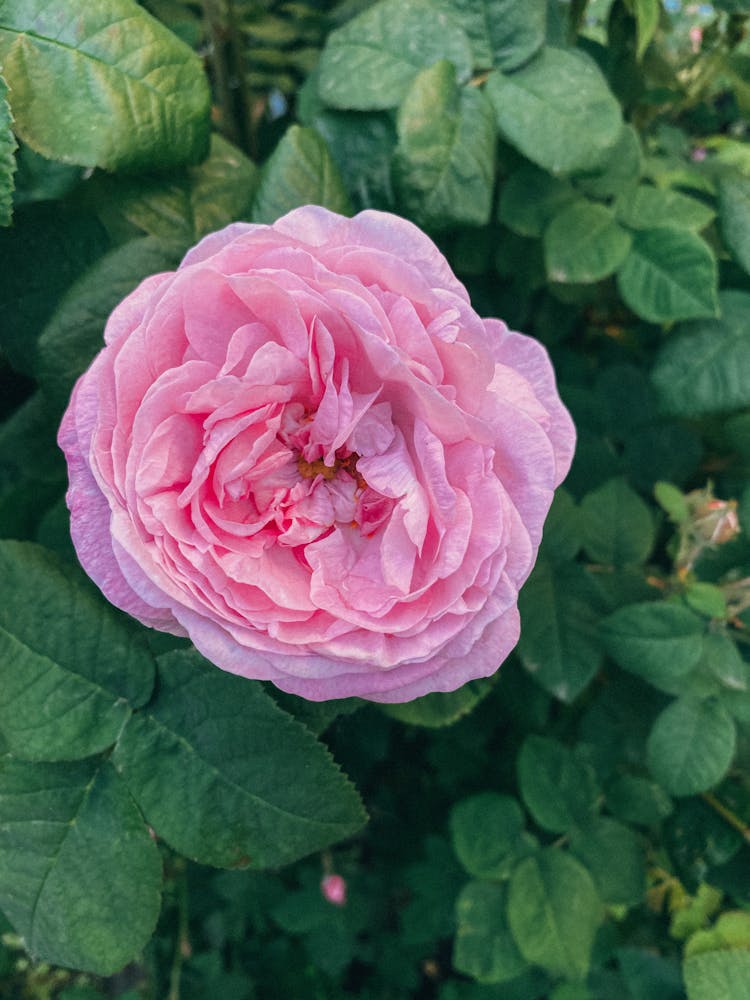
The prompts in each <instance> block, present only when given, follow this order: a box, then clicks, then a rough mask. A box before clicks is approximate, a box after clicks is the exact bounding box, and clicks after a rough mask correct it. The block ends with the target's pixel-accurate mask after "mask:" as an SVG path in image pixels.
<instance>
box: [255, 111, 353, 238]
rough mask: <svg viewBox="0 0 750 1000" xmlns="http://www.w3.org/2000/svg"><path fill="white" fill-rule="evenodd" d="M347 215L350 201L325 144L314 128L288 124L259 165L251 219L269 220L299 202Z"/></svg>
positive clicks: (299, 204)
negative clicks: (260, 168)
mask: <svg viewBox="0 0 750 1000" xmlns="http://www.w3.org/2000/svg"><path fill="white" fill-rule="evenodd" d="M310 204H315V205H322V206H323V207H324V208H330V209H331V211H333V212H340V213H341V214H343V215H348V214H350V212H351V205H350V204H349V198H348V196H347V193H346V190H345V189H344V183H343V181H342V180H341V176H340V175H339V172H338V169H337V167H336V164H335V163H334V162H333V160H332V159H331V154H330V153H329V152H328V147H327V146H326V144H325V142H324V141H323V140H322V139H321V137H320V136H319V135H318V133H317V132H316V131H314V129H311V128H301V127H300V126H299V125H292V126H291V127H290V128H289V129H287V131H286V132H285V133H284V137H283V138H282V140H281V141H280V142H279V144H278V146H277V147H276V149H275V150H274V152H273V154H272V155H271V158H270V159H269V160H268V162H267V163H266V165H265V167H264V168H263V174H262V177H261V181H260V185H259V187H258V191H257V193H256V195H255V201H254V202H253V213H252V215H253V221H255V222H265V223H271V222H275V221H276V220H277V219H278V218H280V217H281V216H282V215H286V213H287V212H290V211H291V210H292V209H293V208H299V207H300V206H301V205H310Z"/></svg>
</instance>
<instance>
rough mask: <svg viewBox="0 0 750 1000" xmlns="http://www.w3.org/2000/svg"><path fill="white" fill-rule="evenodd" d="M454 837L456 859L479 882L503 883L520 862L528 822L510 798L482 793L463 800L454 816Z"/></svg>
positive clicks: (491, 793)
mask: <svg viewBox="0 0 750 1000" xmlns="http://www.w3.org/2000/svg"><path fill="white" fill-rule="evenodd" d="M450 824H451V836H452V839H453V849H454V851H455V852H456V856H457V857H458V860H459V861H460V862H461V864H462V865H463V866H464V868H465V869H466V871H467V872H468V873H469V874H470V875H474V876H476V877H477V878H488V879H500V878H505V877H507V875H508V874H509V872H510V868H511V866H512V865H513V863H514V862H515V861H516V860H518V856H519V849H520V850H522V851H523V853H528V849H527V845H526V843H525V842H522V841H521V835H522V833H523V827H524V820H523V813H522V812H521V807H520V806H519V804H518V802H517V801H516V799H514V798H513V797H512V796H510V795H498V794H497V793H496V792H480V793H479V794H478V795H472V796H471V798H468V799H462V800H461V801H460V802H458V803H457V804H456V805H455V806H454V807H453V811H452V812H451V820H450Z"/></svg>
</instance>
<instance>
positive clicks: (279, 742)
mask: <svg viewBox="0 0 750 1000" xmlns="http://www.w3.org/2000/svg"><path fill="white" fill-rule="evenodd" d="M159 678H160V682H159V688H158V695H157V697H156V699H155V701H153V702H152V703H151V705H150V706H149V707H148V709H147V710H144V711H142V712H139V713H137V714H136V715H134V716H133V717H132V718H131V719H130V720H129V722H128V725H127V726H126V727H125V729H124V731H123V733H122V735H121V737H120V739H119V741H118V744H117V747H116V748H115V753H114V758H113V759H114V762H115V766H116V767H117V769H118V771H119V772H120V773H121V774H122V775H123V777H124V779H125V781H126V782H127V784H128V787H129V788H130V790H131V792H132V794H133V796H134V798H135V799H136V801H137V802H138V804H139V806H140V807H141V809H142V810H143V812H144V815H145V816H146V819H147V821H148V822H149V823H150V824H151V826H153V827H154V829H155V830H156V832H157V833H158V834H159V836H161V837H163V838H164V839H165V840H167V841H168V842H169V843H170V844H171V845H172V846H173V847H175V848H176V849H177V850H178V851H180V852H181V853H182V854H185V855H187V856H188V857H191V858H194V859H195V860H198V861H200V862H201V863H203V864H212V865H217V866H219V867H226V868H233V867H242V868H244V867H247V866H249V865H252V866H253V867H254V868H267V867H276V866H278V865H281V864H287V863H289V862H291V861H293V860H296V859H297V858H299V857H302V856H304V855H305V854H309V853H310V852H312V851H316V850H320V849H322V848H324V847H327V846H329V845H330V844H332V843H334V842H335V841H337V840H341V839H343V838H344V837H347V836H349V835H351V834H352V833H355V832H356V831H357V830H358V829H359V828H360V827H361V826H362V824H363V822H364V820H365V815H364V812H363V810H362V806H361V803H360V801H359V797H358V796H357V793H356V792H355V790H354V788H353V787H352V785H351V784H350V783H349V781H348V780H347V779H346V777H345V776H344V775H343V774H341V772H340V771H339V769H338V767H337V766H336V764H335V763H334V762H333V760H332V759H331V756H330V754H329V753H328V751H327V750H326V748H325V747H324V746H323V745H322V744H321V743H318V742H317V740H316V739H315V738H314V737H313V735H312V734H311V733H310V731H309V730H308V729H307V728H306V727H305V726H303V725H302V724H301V723H299V722H296V721H295V720H294V719H293V718H292V717H291V716H289V715H287V714H286V713H285V712H283V711H282V710H281V709H280V708H279V707H278V705H276V703H275V702H274V701H273V699H272V698H270V697H269V695H267V694H266V693H265V692H264V691H263V689H262V687H261V686H260V685H259V684H257V683H253V682H252V681H248V680H245V679H244V678H240V677H235V676H234V675H231V674H227V673H224V672H223V671H221V670H217V669H216V668H215V667H212V666H210V665H209V664H208V663H207V662H206V661H205V660H203V659H202V658H201V657H200V656H198V655H197V653H192V652H174V653H168V654H167V655H165V656H162V657H160V658H159Z"/></svg>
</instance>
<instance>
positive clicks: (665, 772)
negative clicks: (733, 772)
mask: <svg viewBox="0 0 750 1000" xmlns="http://www.w3.org/2000/svg"><path fill="white" fill-rule="evenodd" d="M735 741H736V732H735V726H734V722H733V721H732V717H731V716H730V715H729V713H728V712H727V711H726V709H724V708H723V707H722V706H721V705H720V704H719V703H718V702H716V701H714V700H706V701H697V700H693V699H688V698H683V699H679V700H677V701H674V702H673V703H672V704H671V705H669V706H668V707H667V708H665V709H664V711H663V712H662V713H661V714H660V715H659V716H658V717H657V719H656V722H655V723H654V727H653V729H652V730H651V734H650V736H649V738H648V747H647V749H648V766H649V768H650V770H651V773H652V774H653V776H654V777H655V778H656V780H657V781H658V782H659V784H660V785H662V787H663V788H665V789H666V790H667V791H668V792H669V793H670V794H671V795H696V794H697V793H698V792H705V791H706V790H707V789H708V788H712V787H713V786H714V785H716V784H718V783H719V781H721V779H722V778H723V777H724V775H725V774H726V772H727V770H728V768H729V765H730V764H731V763H732V758H733V756H734V748H735Z"/></svg>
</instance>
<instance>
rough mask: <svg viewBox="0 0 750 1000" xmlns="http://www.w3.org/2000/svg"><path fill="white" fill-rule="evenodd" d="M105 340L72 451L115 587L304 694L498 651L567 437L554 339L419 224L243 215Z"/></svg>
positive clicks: (489, 668)
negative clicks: (470, 287)
mask: <svg viewBox="0 0 750 1000" xmlns="http://www.w3.org/2000/svg"><path fill="white" fill-rule="evenodd" d="M105 342H106V346H105V347H104V349H103V350H102V351H101V353H100V354H99V355H98V357H97V358H96V359H95V361H94V362H93V364H92V365H91V367H90V368H89V369H88V371H87V372H85V374H84V375H83V376H82V377H81V378H80V379H79V381H78V383H77V385H76V387H75V389H74V392H73V395H72V398H71V401H70V405H69V407H68V409H67V411H66V414H65V417H64V419H63V423H62V426H61V429H60V435H59V443H60V445H61V447H62V448H63V450H64V451H65V454H66V456H67V461H68V467H69V480H70V485H69V491H68V506H69V508H70V511H71V526H72V527H71V530H72V536H73V540H74V543H75V546H76V549H77V551H78V555H79V558H80V561H81V563H82V565H83V566H84V568H85V569H86V571H87V572H88V573H89V575H90V576H91V577H92V578H93V580H94V581H95V582H96V583H97V584H98V586H99V587H100V588H101V590H102V591H103V593H104V594H105V595H106V597H107V598H108V599H109V600H110V601H111V602H112V603H113V604H115V605H117V606H118V607H120V608H122V609H123V610H124V611H126V612H128V613H129V614H131V615H133V616H135V617H136V618H138V619H140V620H141V621H142V622H144V623H145V624H146V625H149V626H152V627H154V628H157V629H162V630H164V631H167V632H172V633H175V634H178V635H187V636H189V637H190V639H191V640H192V641H193V643H194V644H195V645H196V646H197V647H198V649H199V650H200V651H201V652H202V653H203V654H204V655H205V656H206V657H208V658H209V659H210V660H211V661H212V662H214V663H215V664H217V665H218V666H219V667H222V668H223V669H225V670H228V671H231V672H233V673H237V674H241V675H243V676H246V677H251V678H258V679H262V680H270V681H273V682H274V684H276V685H277V686H278V687H280V688H281V689H283V690H285V691H288V692H292V693H294V694H298V695H301V696H303V697H305V698H308V699H311V700H324V699H328V698H340V697H347V696H352V695H355V696H358V697H361V698H369V699H372V700H375V701H384V702H397V701H406V700H409V699H412V698H414V697H417V696H420V695H424V694H427V693H429V692H432V691H450V690H453V689H455V688H456V687H458V686H459V685H461V684H463V683H465V682H466V681H468V680H470V679H472V678H476V677H481V676H486V675H488V674H490V673H492V672H493V671H495V670H496V669H497V667H498V666H499V664H500V663H501V662H502V660H503V659H504V657H505V656H507V654H508V652H509V651H510V650H511V649H512V647H513V646H514V645H515V643H516V641H517V639H518V633H519V620H518V609H517V596H518V589H519V587H520V586H521V584H522V583H523V582H524V580H525V579H526V578H527V576H528V574H529V572H530V570H531V568H532V566H533V564H534V560H535V556H536V552H537V549H538V546H539V542H540V539H541V534H542V525H543V522H544V519H545V516H546V514H547V511H548V509H549V505H550V502H551V500H552V495H553V490H554V488H555V486H556V485H557V484H559V483H560V481H561V480H562V479H563V477H564V476H565V474H566V472H567V470H568V467H569V465H570V461H571V456H572V451H573V446H574V431H573V426H572V423H571V420H570V418H569V415H568V413H567V411H566V410H565V408H564V407H563V405H562V404H561V402H560V400H559V398H558V396H557V392H556V389H555V383H554V376H553V372H552V369H551V366H550V363H549V360H548V358H547V355H546V352H545V350H544V348H543V347H541V346H540V345H539V344H538V343H537V342H535V341H534V340H532V339H530V338H528V337H526V336H523V335H521V334H518V333H513V332H510V331H509V330H508V329H507V327H506V326H505V325H504V324H503V323H501V322H500V321H498V320H494V319H488V320H483V319H480V318H479V316H478V315H477V314H476V313H475V312H474V311H473V309H472V307H471V305H470V302H469V299H468V296H467V293H466V291H465V289H464V287H463V286H462V285H461V284H460V282H459V281H458V280H457V279H456V278H455V277H454V275H453V274H452V272H451V270H450V268H449V267H448V265H447V263H446V261H445V259H444V258H443V256H442V255H441V254H440V252H439V251H438V249H437V248H436V247H435V245H434V244H433V243H432V242H431V241H430V240H429V239H428V238H427V237H426V236H425V235H424V234H423V233H422V232H421V231H420V230H418V229H417V228H416V227H415V226H413V225H412V224H411V223H408V222H406V221H404V220H403V219H400V218H398V217H396V216H393V215H388V214H384V213H380V212H374V211H366V212H362V213H361V214H360V215H358V216H356V217H355V218H353V219H348V218H344V217H341V216H338V215H336V214H334V213H332V212H330V211H327V210H325V209H322V208H318V207H312V206H309V207H305V208H301V209H298V210H296V211H293V212H291V213H290V214H288V215H286V216H285V217H283V218H282V219H280V220H279V221H278V222H276V223H275V224H274V225H272V226H265V225H251V224H245V223H236V224H234V225H230V226H228V227H227V228H226V229H224V230H222V231H220V232H217V233H214V234H212V235H210V236H207V237H206V238H204V239H203V240H202V241H201V242H200V243H199V244H198V245H197V246H196V247H195V248H194V249H192V250H191V251H190V252H189V253H188V254H187V256H186V257H185V259H184V260H183V262H182V264H181V265H180V267H179V269H178V270H177V271H176V272H174V273H166V274H158V275H155V276H153V277H151V278H148V279H146V280H145V281H144V282H142V283H141V285H140V286H139V287H138V288H137V289H136V290H135V291H134V292H133V293H132V294H131V295H129V296H128V297H127V298H126V299H125V300H124V301H123V302H122V303H121V304H120V305H119V306H118V307H117V309H115V311H114V312H113V314H112V316H111V317H110V319H109V322H108V324H107V327H106V331H105Z"/></svg>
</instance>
